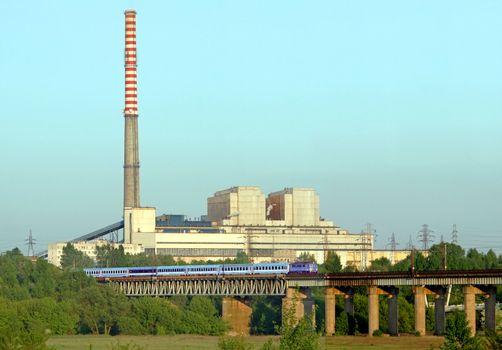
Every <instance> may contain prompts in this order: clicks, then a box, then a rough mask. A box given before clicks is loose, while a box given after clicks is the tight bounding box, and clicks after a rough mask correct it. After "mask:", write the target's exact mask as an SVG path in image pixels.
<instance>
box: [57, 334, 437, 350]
mask: <svg viewBox="0 0 502 350" xmlns="http://www.w3.org/2000/svg"><path fill="white" fill-rule="evenodd" d="M269 338H271V337H257V336H255V337H246V341H247V342H248V343H249V344H253V345H254V348H255V349H259V347H260V346H261V345H262V344H263V343H265V342H266V341H267V340H268V339H269ZM274 340H275V341H277V342H278V341H279V338H277V337H274ZM117 343H120V344H128V343H134V344H137V345H140V346H142V347H144V349H145V350H160V349H169V350H209V349H211V350H214V349H218V346H217V344H218V337H209V336H197V335H176V336H117V337H106V336H91V335H89V336H85V335H75V336H61V337H53V338H51V339H50V340H49V342H48V345H51V346H53V347H55V348H56V349H58V350H85V349H89V350H90V349H92V350H110V349H111V346H112V345H113V344H117ZM442 343H443V338H442V337H432V336H425V337H415V336H400V337H373V338H369V337H363V336H360V337H330V338H321V344H324V345H325V346H326V349H327V350H331V349H333V350H361V349H382V350H401V349H406V350H419V349H431V347H433V348H436V349H437V348H439V346H440V345H441V344H442Z"/></svg>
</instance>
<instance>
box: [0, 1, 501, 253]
mask: <svg viewBox="0 0 502 350" xmlns="http://www.w3.org/2000/svg"><path fill="white" fill-rule="evenodd" d="M127 8H134V9H136V10H137V12H138V17H137V23H138V29H137V30H138V74H139V79H138V80H139V83H138V84H139V109H140V119H139V127H140V158H141V202H142V205H146V206H155V207H157V213H158V214H161V213H180V214H186V215H188V216H189V217H195V216H200V215H201V214H205V213H206V199H207V197H209V196H210V195H212V194H213V193H214V192H215V191H218V190H221V189H224V188H227V187H231V186H236V185H257V186H260V187H261V188H262V189H263V191H264V192H265V193H269V192H272V191H275V190H280V189H282V188H284V187H313V188H315V189H316V190H317V191H318V193H319V196H320V200H321V214H322V216H323V217H326V218H328V219H330V220H333V221H335V223H336V224H338V225H340V226H342V227H344V228H347V229H349V230H350V231H351V232H355V233H358V232H360V230H361V229H362V228H363V227H364V226H365V224H366V223H367V222H371V223H372V224H373V225H374V227H375V229H376V231H377V234H378V237H377V246H379V247H384V246H385V245H386V244H387V243H388V240H389V238H390V236H391V234H392V233H393V232H394V233H395V235H396V238H397V240H398V242H399V243H400V246H399V247H405V246H406V245H407V243H408V241H409V238H410V235H411V237H412V238H413V240H414V241H416V236H417V232H418V231H419V230H420V228H421V225H422V224H425V223H427V224H429V226H430V228H431V229H432V230H434V231H435V234H436V240H435V241H436V242H438V241H439V239H440V236H441V234H443V235H444V237H445V239H447V240H449V239H450V235H451V231H452V224H457V227H458V231H459V240H460V244H462V245H463V246H465V247H478V248H482V249H483V250H486V249H487V248H489V247H493V248H495V249H496V250H497V252H499V253H502V224H501V223H500V222H499V219H500V218H501V213H502V158H501V150H502V134H501V131H502V98H501V94H502V42H501V37H502V2H501V1H499V0H493V1H488V0H486V1H483V0H479V1H459V0H452V1H437V0H431V1H424V0H416V1H402V0H396V1H373V0H367V1H335V0H327V1H306V0H303V1H295V0H282V1H281V0H274V1H270V0H252V1H251V0H249V1H245V0H243V1H235V0H228V1H216V0H213V1H207V0H199V1H195V0H194V1H191V0H183V1H175V0H173V1H152V0H149V1H63V0H61V1H22V0H18V1H2V2H0V13H1V14H2V20H1V21H0V30H1V32H2V38H1V40H0V54H1V55H0V63H1V64H0V76H1V78H0V93H1V96H2V98H1V106H2V107H1V115H2V117H1V120H2V126H1V131H2V136H1V137H0V149H1V150H2V152H1V155H2V157H1V167H0V169H1V171H0V199H1V200H0V213H1V217H0V219H1V224H2V228H1V229H0V250H5V249H11V248H13V247H14V246H20V247H22V249H23V251H25V250H26V246H24V245H23V244H24V242H23V240H24V239H26V238H27V236H28V231H29V229H30V228H31V229H32V230H33V235H34V237H35V238H36V239H37V240H38V245H37V247H36V250H42V249H44V248H46V245H47V243H49V242H54V241H60V240H69V239H72V238H75V237H76V236H79V235H82V234H85V233H88V232H90V231H92V230H94V229H98V228H100V227H103V226H105V225H107V224H110V223H113V222H116V221H118V220H120V219H121V215H122V213H121V211H122V176H123V169H122V165H123V153H122V152H123V123H124V120H123V117H122V114H121V111H122V108H123V88H124V86H123V40H124V39H123V38H124V15H123V11H124V10H125V9H127Z"/></svg>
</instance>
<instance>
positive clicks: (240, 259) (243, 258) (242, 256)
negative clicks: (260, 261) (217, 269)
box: [234, 250, 250, 264]
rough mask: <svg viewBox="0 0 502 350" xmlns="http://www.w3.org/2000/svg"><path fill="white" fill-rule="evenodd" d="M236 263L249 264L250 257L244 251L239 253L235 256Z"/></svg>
mask: <svg viewBox="0 0 502 350" xmlns="http://www.w3.org/2000/svg"><path fill="white" fill-rule="evenodd" d="M234 263H235V264H249V263H250V261H249V257H248V256H247V254H246V253H245V252H243V251H242V250H241V251H239V252H237V255H236V256H235V259H234Z"/></svg>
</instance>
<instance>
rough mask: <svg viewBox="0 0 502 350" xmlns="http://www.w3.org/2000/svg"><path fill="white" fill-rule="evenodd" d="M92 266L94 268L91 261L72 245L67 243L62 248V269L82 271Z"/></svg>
mask: <svg viewBox="0 0 502 350" xmlns="http://www.w3.org/2000/svg"><path fill="white" fill-rule="evenodd" d="M92 266H94V262H93V261H92V259H91V258H89V257H88V256H87V255H85V254H84V253H83V252H81V251H79V250H77V249H75V247H74V246H73V244H71V243H67V244H66V246H64V247H63V255H62V256H61V267H62V268H63V269H82V268H85V267H92Z"/></svg>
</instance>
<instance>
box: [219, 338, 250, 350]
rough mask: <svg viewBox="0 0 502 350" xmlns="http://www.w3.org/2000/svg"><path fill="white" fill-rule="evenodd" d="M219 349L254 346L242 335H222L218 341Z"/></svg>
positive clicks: (239, 349)
mask: <svg viewBox="0 0 502 350" xmlns="http://www.w3.org/2000/svg"><path fill="white" fill-rule="evenodd" d="M218 349H221V350H251V349H253V347H252V346H251V345H249V344H247V343H246V342H245V341H244V338H242V337H221V338H220V339H219V341H218Z"/></svg>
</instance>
